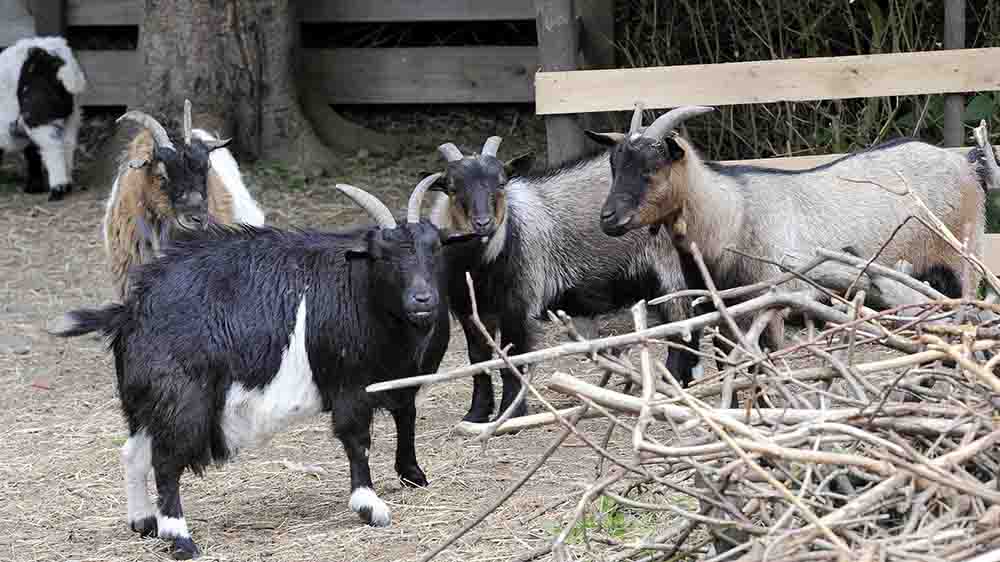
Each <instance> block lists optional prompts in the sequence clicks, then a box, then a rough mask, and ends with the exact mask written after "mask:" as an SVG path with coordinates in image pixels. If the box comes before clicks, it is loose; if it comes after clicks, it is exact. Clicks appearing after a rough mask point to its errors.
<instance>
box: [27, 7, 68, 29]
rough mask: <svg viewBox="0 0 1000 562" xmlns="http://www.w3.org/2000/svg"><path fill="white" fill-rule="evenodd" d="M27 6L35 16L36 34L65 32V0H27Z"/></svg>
mask: <svg viewBox="0 0 1000 562" xmlns="http://www.w3.org/2000/svg"><path fill="white" fill-rule="evenodd" d="M28 8H29V9H30V10H31V14H32V15H33V16H35V33H36V34H37V35H64V34H65V33H66V1H65V0H29V2H28Z"/></svg>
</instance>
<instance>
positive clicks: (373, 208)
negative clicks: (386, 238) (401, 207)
mask: <svg viewBox="0 0 1000 562" xmlns="http://www.w3.org/2000/svg"><path fill="white" fill-rule="evenodd" d="M336 188H337V189H339V190H340V191H341V192H342V193H343V194H344V195H346V196H348V197H350V198H351V199H353V200H354V202H355V203H357V204H358V206H359V207H361V208H362V209H364V210H365V212H366V213H368V215H369V216H371V218H372V219H373V220H374V221H375V224H377V225H379V227H380V228H396V219H395V218H393V216H392V211H390V210H389V208H388V207H386V206H385V204H384V203H382V202H381V201H379V200H378V198H377V197H375V196H374V195H372V194H371V193H368V192H367V191H365V190H363V189H358V188H356V187H354V186H352V185H346V184H343V183H338V184H337V185H336Z"/></svg>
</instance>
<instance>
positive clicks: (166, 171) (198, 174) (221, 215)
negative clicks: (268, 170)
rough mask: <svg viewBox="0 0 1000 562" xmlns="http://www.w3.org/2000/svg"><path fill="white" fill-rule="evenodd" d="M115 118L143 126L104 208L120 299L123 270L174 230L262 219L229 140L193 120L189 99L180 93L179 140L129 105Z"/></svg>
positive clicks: (107, 246) (149, 253)
mask: <svg viewBox="0 0 1000 562" xmlns="http://www.w3.org/2000/svg"><path fill="white" fill-rule="evenodd" d="M118 121H119V122H123V121H124V122H134V123H137V124H138V125H140V126H141V127H142V128H141V129H139V130H138V131H137V132H136V133H135V135H134V136H133V137H132V139H131V140H130V141H129V144H128V146H127V147H126V148H125V150H123V151H122V154H121V155H120V157H119V158H120V160H121V162H120V166H119V172H118V175H116V176H115V180H114V183H113V184H112V186H111V194H110V195H109V196H108V201H107V204H106V206H105V212H104V225H103V226H104V249H105V253H106V255H107V259H108V267H109V269H110V270H111V277H112V282H113V286H114V290H115V293H116V296H117V297H118V298H119V299H124V298H125V295H126V293H127V292H128V272H129V269H130V268H132V266H134V265H138V264H140V263H145V262H147V261H149V260H150V259H152V258H153V257H154V256H156V255H157V254H158V253H159V251H160V249H159V248H160V245H161V244H162V243H164V242H166V241H168V240H169V239H170V238H171V237H172V235H173V233H174V232H176V231H177V230H178V229H200V228H204V227H205V226H206V225H208V224H209V223H210V222H214V223H219V224H224V225H233V224H248V225H251V226H261V225H263V224H264V213H263V212H261V210H260V207H258V206H257V203H256V202H255V201H254V200H253V197H251V196H250V192H249V191H247V188H246V186H245V185H244V184H243V179H242V178H241V177H240V170H239V166H237V164H236V160H235V159H234V158H233V155H232V154H231V153H230V152H229V150H228V149H227V148H226V145H227V144H228V143H229V141H228V140H223V139H220V138H217V137H215V136H213V135H211V134H209V133H208V132H206V131H204V130H202V129H195V128H193V127H192V124H191V102H190V101H188V100H184V118H183V127H182V134H181V135H179V137H180V139H181V140H182V141H183V142H179V143H177V144H176V145H175V144H174V143H173V142H172V141H171V140H170V135H168V134H167V131H166V130H165V129H164V128H163V126H162V125H161V124H160V123H159V122H158V121H157V120H156V119H154V118H153V117H151V116H150V115H148V114H146V113H143V112H141V111H136V110H132V111H129V112H128V113H126V114H124V115H122V116H121V117H119V118H118Z"/></svg>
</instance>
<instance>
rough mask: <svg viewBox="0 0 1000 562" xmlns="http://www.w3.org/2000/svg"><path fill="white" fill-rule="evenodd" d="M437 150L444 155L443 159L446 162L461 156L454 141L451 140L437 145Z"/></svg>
mask: <svg viewBox="0 0 1000 562" xmlns="http://www.w3.org/2000/svg"><path fill="white" fill-rule="evenodd" d="M438 152H440V153H441V156H444V159H445V160H447V161H448V162H455V161H458V160H461V159H462V158H463V156H462V151H461V150H459V149H458V147H457V146H455V143H452V142H446V143H444V144H442V145H441V146H439V147H438Z"/></svg>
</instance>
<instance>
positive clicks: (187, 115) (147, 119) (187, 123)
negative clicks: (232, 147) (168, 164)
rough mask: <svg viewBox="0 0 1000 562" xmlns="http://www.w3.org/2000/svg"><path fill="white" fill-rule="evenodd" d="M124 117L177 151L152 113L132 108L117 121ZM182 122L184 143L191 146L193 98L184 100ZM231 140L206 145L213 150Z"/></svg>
mask: <svg viewBox="0 0 1000 562" xmlns="http://www.w3.org/2000/svg"><path fill="white" fill-rule="evenodd" d="M123 119H125V120H130V121H135V122H136V123H138V124H139V125H141V126H143V127H145V128H146V129H149V132H150V133H152V134H153V142H155V143H156V146H160V147H163V148H169V149H170V150H173V151H174V152H177V149H176V148H174V145H173V143H172V142H170V136H169V135H167V131H166V129H164V128H163V125H160V123H159V122H158V121H157V120H156V119H153V118H152V117H151V116H150V115H148V114H146V113H144V112H142V111H138V110H132V111H129V112H127V113H125V115H122V116H121V117H119V118H118V119H117V120H115V122H116V123H120V122H121V121H122V120H123ZM182 122H183V130H184V144H185V145H187V146H191V131H192V126H191V100H188V99H186V100H184V116H183V120H182ZM230 140H231V139H219V140H207V141H205V146H207V147H208V150H209V151H212V150H214V149H216V148H219V147H222V146H226V145H227V144H229V141H230Z"/></svg>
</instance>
